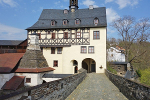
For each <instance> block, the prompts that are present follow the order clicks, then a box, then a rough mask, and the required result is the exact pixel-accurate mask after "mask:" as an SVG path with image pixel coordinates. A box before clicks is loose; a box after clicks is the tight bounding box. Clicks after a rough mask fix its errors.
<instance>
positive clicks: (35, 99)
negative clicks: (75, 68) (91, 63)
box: [0, 69, 87, 100]
mask: <svg viewBox="0 0 150 100" xmlns="http://www.w3.org/2000/svg"><path fill="white" fill-rule="evenodd" d="M86 73H87V72H86V70H84V69H80V70H79V73H77V74H74V75H71V76H69V77H66V78H62V79H60V80H56V81H52V82H48V83H44V84H41V85H38V86H34V87H31V88H26V89H21V90H19V91H15V92H13V93H10V94H8V95H3V96H1V97H0V100H3V99H6V100H12V99H14V100H18V99H20V98H21V97H22V98H23V97H24V98H31V99H30V100H64V99H65V98H66V97H67V96H68V95H70V94H71V93H72V91H73V90H74V89H75V88H76V87H77V86H78V84H80V83H81V82H82V81H83V80H84V78H85V77H86Z"/></svg>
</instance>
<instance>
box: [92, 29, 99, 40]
mask: <svg viewBox="0 0 150 100" xmlns="http://www.w3.org/2000/svg"><path fill="white" fill-rule="evenodd" d="M93 39H100V33H99V31H94V32H93Z"/></svg>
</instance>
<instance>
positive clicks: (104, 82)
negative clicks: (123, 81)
mask: <svg viewBox="0 0 150 100" xmlns="http://www.w3.org/2000/svg"><path fill="white" fill-rule="evenodd" d="M66 100H128V99H127V98H126V97H125V96H124V95H123V94H122V93H121V92H119V90H118V88H117V87H116V86H115V85H114V84H113V83H112V82H111V81H109V79H108V78H107V77H106V75H105V74H96V73H90V74H88V75H87V77H86V78H85V80H84V81H83V82H82V83H81V84H80V85H79V86H78V87H77V88H76V89H75V90H74V91H73V92H72V93H71V94H70V95H69V96H68V97H67V98H66Z"/></svg>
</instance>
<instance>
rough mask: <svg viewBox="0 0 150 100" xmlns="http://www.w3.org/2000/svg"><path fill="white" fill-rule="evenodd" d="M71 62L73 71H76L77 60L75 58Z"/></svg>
mask: <svg viewBox="0 0 150 100" xmlns="http://www.w3.org/2000/svg"><path fill="white" fill-rule="evenodd" d="M71 62H72V66H73V68H74V73H78V62H77V61H76V60H72V61H71Z"/></svg>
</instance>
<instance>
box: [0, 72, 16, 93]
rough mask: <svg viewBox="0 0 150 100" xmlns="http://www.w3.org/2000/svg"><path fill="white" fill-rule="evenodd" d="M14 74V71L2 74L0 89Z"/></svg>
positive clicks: (0, 76) (0, 75)
mask: <svg viewBox="0 0 150 100" xmlns="http://www.w3.org/2000/svg"><path fill="white" fill-rule="evenodd" d="M13 76H14V73H11V74H0V90H1V88H2V86H3V85H4V84H5V83H6V82H7V81H9V80H10V79H11V78H12V77H13Z"/></svg>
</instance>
